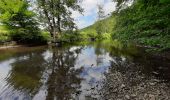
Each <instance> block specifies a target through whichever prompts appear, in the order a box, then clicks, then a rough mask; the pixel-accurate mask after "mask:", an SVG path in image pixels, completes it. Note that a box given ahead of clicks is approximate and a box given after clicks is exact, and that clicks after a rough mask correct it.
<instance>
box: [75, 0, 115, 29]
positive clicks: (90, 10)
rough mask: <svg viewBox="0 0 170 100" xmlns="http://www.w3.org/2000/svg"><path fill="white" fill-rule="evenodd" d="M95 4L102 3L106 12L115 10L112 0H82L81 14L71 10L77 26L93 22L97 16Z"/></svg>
mask: <svg viewBox="0 0 170 100" xmlns="http://www.w3.org/2000/svg"><path fill="white" fill-rule="evenodd" d="M97 4H103V5H104V10H105V13H106V14H109V13H110V12H112V11H114V10H115V3H114V2H112V0H83V1H82V2H81V4H80V6H81V7H82V8H83V9H84V12H83V15H82V14H79V13H78V12H76V11H73V14H72V17H73V18H74V19H75V22H76V24H77V26H78V28H84V27H86V26H89V25H91V24H92V23H94V22H95V20H96V17H97ZM89 17H90V18H89ZM88 19H89V20H88Z"/></svg>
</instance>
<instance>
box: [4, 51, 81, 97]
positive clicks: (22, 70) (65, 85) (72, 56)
mask: <svg viewBox="0 0 170 100" xmlns="http://www.w3.org/2000/svg"><path fill="white" fill-rule="evenodd" d="M80 52H81V48H78V49H75V50H72V51H71V50H70V48H63V49H60V48H52V56H50V57H49V59H48V60H45V59H44V56H43V53H44V51H43V50H42V51H34V52H29V53H24V55H19V56H18V57H16V61H15V62H14V63H12V64H11V65H12V69H11V71H10V74H9V77H8V78H7V82H8V85H9V86H10V87H11V86H12V87H13V90H9V91H13V92H14V93H15V91H19V92H20V93H22V96H25V97H26V98H33V97H34V96H35V95H36V94H37V93H38V91H40V87H41V86H43V84H44V82H46V83H45V84H44V85H45V86H46V87H47V93H48V94H47V97H46V99H47V100H53V99H57V100H64V99H71V98H75V96H76V95H77V96H78V95H79V94H80V92H81V91H79V88H80V82H81V80H82V79H81V78H80V77H79V74H80V73H81V71H82V69H81V68H80V69H75V68H74V64H75V61H76V59H77V57H78V54H79V53H80ZM46 74H48V78H47V80H46V79H45V78H44V77H45V76H44V75H46ZM44 96H45V95H44ZM25 97H24V98H25Z"/></svg>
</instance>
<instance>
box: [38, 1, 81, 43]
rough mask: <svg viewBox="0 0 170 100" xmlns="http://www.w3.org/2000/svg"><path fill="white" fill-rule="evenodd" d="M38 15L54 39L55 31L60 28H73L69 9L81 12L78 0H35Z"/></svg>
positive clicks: (58, 32) (60, 29) (57, 31)
mask: <svg viewBox="0 0 170 100" xmlns="http://www.w3.org/2000/svg"><path fill="white" fill-rule="evenodd" d="M37 3H38V8H39V12H40V17H41V18H43V23H44V24H45V25H46V26H47V29H48V31H49V32H50V34H51V36H52V37H53V41H54V42H55V41H56V33H57V34H58V35H59V34H60V33H61V31H62V30H73V29H74V28H75V24H74V22H73V18H71V14H72V13H71V10H75V11H79V12H82V9H81V7H80V6H79V5H78V3H79V0H37Z"/></svg>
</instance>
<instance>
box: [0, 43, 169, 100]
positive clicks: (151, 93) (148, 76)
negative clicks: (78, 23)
mask: <svg viewBox="0 0 170 100" xmlns="http://www.w3.org/2000/svg"><path fill="white" fill-rule="evenodd" d="M109 43H110V42H109ZM109 43H107V42H98V43H92V44H88V45H83V46H82V45H76V46H63V47H60V48H54V47H53V48H52V47H49V48H47V47H38V48H37V47H35V48H25V49H24V48H22V49H20V50H18V49H17V50H15V49H13V50H12V51H13V52H12V53H11V51H10V50H9V51H8V50H7V51H6V52H5V51H3V52H2V51H0V53H1V54H2V55H1V56H0V58H1V59H0V61H1V62H0V100H8V99H9V100H70V99H71V100H72V99H73V100H74V99H76V100H95V99H97V100H105V99H111V100H112V99H123V100H124V99H148V98H156V99H166V97H169V96H170V91H169V86H168V84H169V80H170V77H169V76H170V75H169V70H170V69H169V68H168V66H169V63H167V62H168V60H167V59H164V60H163V61H162V62H158V61H159V60H160V59H161V58H157V57H153V56H151V55H148V54H146V53H143V52H141V50H139V49H138V48H136V46H135V45H126V46H123V45H122V44H121V43H119V42H117V41H114V43H111V44H109ZM8 53H11V54H8ZM3 54H4V57H3ZM6 55H8V56H6ZM167 100H168V99H167Z"/></svg>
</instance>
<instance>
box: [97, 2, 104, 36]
mask: <svg viewBox="0 0 170 100" xmlns="http://www.w3.org/2000/svg"><path fill="white" fill-rule="evenodd" d="M97 7H98V12H97V14H98V20H97V21H98V24H97V26H96V31H97V33H98V34H99V35H100V34H101V33H102V32H103V31H104V30H105V29H104V23H102V22H101V20H102V19H104V18H105V12H104V9H103V5H102V4H99V5H97Z"/></svg>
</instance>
